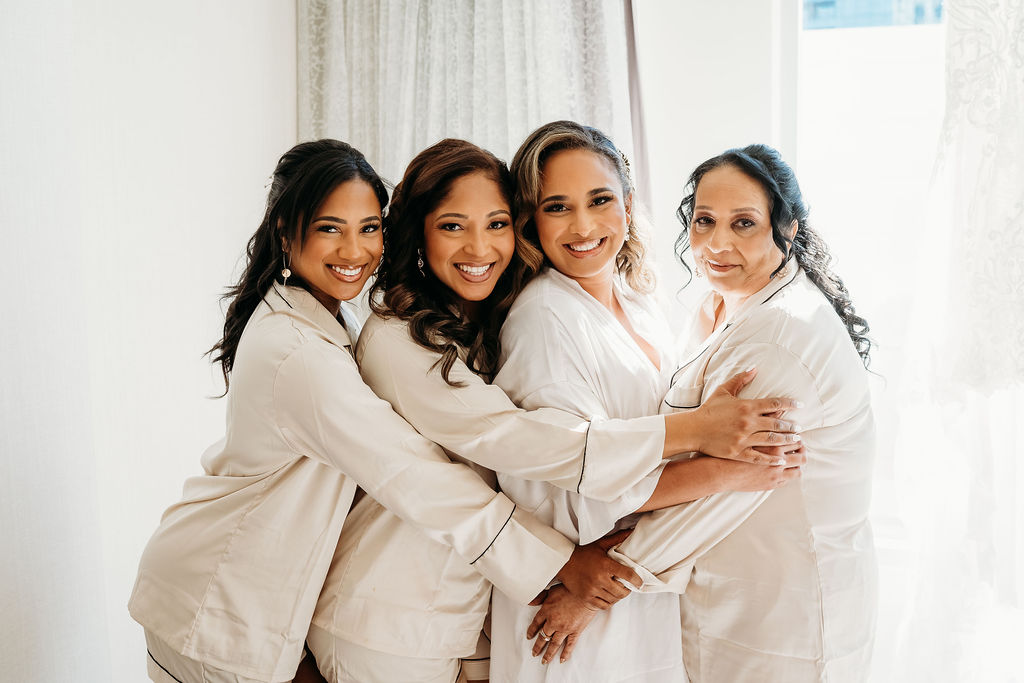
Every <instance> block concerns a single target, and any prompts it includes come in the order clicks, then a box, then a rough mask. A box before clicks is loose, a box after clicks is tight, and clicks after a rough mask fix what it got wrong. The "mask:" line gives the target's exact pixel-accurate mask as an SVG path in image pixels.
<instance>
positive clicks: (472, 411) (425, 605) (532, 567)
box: [313, 315, 665, 683]
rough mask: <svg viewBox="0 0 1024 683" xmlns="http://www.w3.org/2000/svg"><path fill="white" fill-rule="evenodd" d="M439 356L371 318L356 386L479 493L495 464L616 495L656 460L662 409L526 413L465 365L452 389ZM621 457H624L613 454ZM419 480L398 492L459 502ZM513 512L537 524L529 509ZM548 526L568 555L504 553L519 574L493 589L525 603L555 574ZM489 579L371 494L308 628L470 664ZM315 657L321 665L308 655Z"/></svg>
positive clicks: (455, 370) (558, 561)
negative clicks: (540, 581)
mask: <svg viewBox="0 0 1024 683" xmlns="http://www.w3.org/2000/svg"><path fill="white" fill-rule="evenodd" d="M438 358H439V354H437V353H436V352H434V351H430V350H429V349H426V348H423V347H422V346H420V345H419V344H418V343H416V341H414V340H413V339H412V337H411V336H410V335H409V330H408V325H407V323H406V322H404V321H402V320H399V319H397V318H389V319H382V318H380V317H378V316H375V315H373V316H370V318H369V320H367V322H366V325H365V326H364V328H363V333H362V335H360V337H359V343H358V344H357V346H356V359H357V361H358V362H359V370H360V373H361V375H362V378H363V381H365V382H366V383H367V384H368V385H369V386H370V387H371V388H372V389H373V390H374V392H376V393H377V395H378V396H380V397H381V398H383V399H385V400H387V401H388V402H389V403H390V404H391V405H392V406H393V407H394V409H395V410H396V411H397V412H398V413H399V414H400V415H401V416H402V417H403V418H405V420H407V421H408V422H409V423H410V424H411V425H412V426H413V427H415V428H416V429H417V430H419V432H420V433H421V434H422V435H423V436H425V437H426V438H428V439H430V440H431V441H434V442H436V443H438V444H440V445H441V446H443V447H444V449H445V453H446V455H447V457H448V458H450V459H451V460H452V461H453V462H457V463H462V464H465V465H468V466H469V467H470V468H472V469H473V470H474V471H475V472H476V473H477V476H478V477H479V479H480V480H481V481H480V485H481V486H485V487H486V486H492V487H493V486H494V485H495V477H494V472H493V471H492V469H500V470H504V471H508V472H514V473H516V474H518V475H520V476H523V477H530V478H534V479H540V480H543V481H555V482H558V485H559V486H561V487H568V488H572V489H573V490H577V489H580V490H583V491H586V492H588V493H590V495H592V496H594V497H597V498H600V499H616V498H618V497H620V496H621V495H622V493H623V492H624V491H627V490H629V489H630V488H631V487H632V486H634V485H635V484H636V483H637V482H639V481H641V480H643V479H644V478H645V477H646V476H648V475H649V474H650V472H651V471H652V470H654V469H656V468H659V467H660V465H661V461H662V460H661V456H662V451H663V449H664V443H665V427H664V422H665V420H664V418H663V417H662V416H661V415H659V414H658V411H657V405H653V406H648V409H647V410H646V412H643V413H639V414H640V415H644V417H640V418H638V419H635V420H628V421H626V420H609V419H601V418H602V415H596V416H594V417H596V420H594V421H592V422H588V421H587V420H586V419H580V417H577V416H576V415H573V414H570V413H567V412H564V411H559V410H538V411H531V412H527V411H525V410H521V409H519V408H518V407H517V406H516V405H515V404H514V403H513V402H512V401H511V400H510V399H509V398H508V396H506V395H505V392H503V391H502V390H501V389H499V388H498V387H496V386H493V385H490V384H487V383H486V382H485V381H484V380H483V379H482V378H481V377H479V376H478V375H475V374H473V373H472V372H471V371H470V370H469V368H468V367H467V366H466V364H465V362H463V361H462V360H456V362H455V364H454V365H453V366H452V371H451V375H450V377H451V379H452V380H453V381H457V382H461V383H462V384H463V386H459V387H453V386H450V385H448V384H447V383H446V382H445V381H444V379H443V378H442V376H441V372H440V369H439V368H438V367H436V364H437V361H438ZM584 417H585V418H588V419H589V418H590V417H592V416H590V415H586V416H584ZM381 436H382V438H383V437H384V436H386V435H383V434H382V435H381ZM627 450H628V451H630V452H631V454H632V456H633V457H632V458H631V459H630V460H626V459H624V458H621V457H620V453H622V452H623V451H627ZM460 469H464V468H460ZM484 482H486V484H485V483H484ZM423 484H424V485H423V486H416V485H411V486H407V487H406V488H405V489H403V490H402V491H401V492H400V495H402V496H404V497H406V498H408V499H410V500H420V499H424V500H434V499H439V500H447V501H449V502H452V503H454V502H456V501H458V502H461V501H462V500H463V497H462V494H460V493H459V492H458V491H457V490H455V489H449V488H448V487H446V486H444V483H443V482H436V481H435V482H431V481H427V480H424V482H423ZM371 496H373V497H376V496H374V495H373V494H372V493H371ZM503 497H504V496H503ZM466 502H469V501H466ZM517 514H519V515H523V516H524V517H526V518H528V519H531V520H534V519H535V518H534V517H533V516H532V515H529V513H527V512H526V511H525V510H517ZM545 530H546V532H547V534H548V536H551V537H557V540H558V541H560V542H561V543H562V544H564V546H567V547H568V549H567V550H566V551H565V552H564V554H560V555H557V556H555V555H554V554H549V553H544V554H542V553H539V552H537V551H536V550H534V549H532V548H529V547H527V546H526V545H525V544H524V545H522V546H521V550H522V553H521V554H520V555H519V556H518V557H515V558H511V557H506V558H505V560H506V561H505V563H504V569H505V570H506V571H507V572H509V574H510V575H514V576H520V577H522V579H521V580H519V581H516V582H512V581H504V582H501V583H499V582H497V581H496V582H495V585H502V583H504V586H502V587H503V588H506V590H508V588H507V587H512V588H521V587H522V586H525V585H531V586H532V587H531V589H530V590H532V591H533V592H532V593H530V592H528V591H523V590H519V591H518V592H517V593H516V594H515V595H514V596H513V599H514V600H516V601H517V602H520V603H522V604H525V603H527V602H529V601H530V600H532V599H533V598H534V597H535V596H536V595H537V593H539V592H540V591H541V590H542V589H543V588H544V587H545V586H543V585H542V586H537V585H536V584H535V583H531V581H532V579H534V578H536V577H539V576H541V575H543V576H544V577H545V579H544V581H546V580H549V579H551V578H552V577H553V576H554V575H555V574H556V573H557V572H558V570H560V569H561V567H562V565H563V564H564V563H565V562H566V561H568V559H569V555H570V553H571V551H572V548H573V546H572V544H571V543H570V542H569V541H567V540H566V539H565V538H564V537H563V536H561V535H559V534H558V533H556V532H555V531H554V530H552V529H550V528H546V529H545ZM535 531H536V533H537V534H541V531H540V530H535ZM551 542H552V544H553V543H554V541H551ZM490 552H492V551H488V552H487V553H485V554H484V557H486V556H487V555H488V554H489V553H490ZM489 578H490V577H488V576H487V575H486V574H485V573H484V572H482V571H481V567H480V563H479V562H474V561H473V558H469V559H467V558H466V557H465V555H460V554H459V553H457V552H455V551H454V550H453V549H452V548H451V547H450V546H449V545H446V544H444V543H439V542H438V541H437V540H436V539H434V538H430V537H428V536H427V535H426V534H424V533H423V532H422V531H421V530H420V529H419V528H417V525H414V524H411V523H410V522H409V520H407V519H403V518H401V517H400V516H398V515H395V514H394V513H392V512H391V511H389V510H388V509H386V508H385V507H383V506H382V505H380V503H378V502H377V501H376V500H374V499H373V498H371V497H366V498H363V499H362V500H360V501H359V502H358V503H357V504H356V505H355V506H354V507H353V509H352V511H351V513H350V514H349V517H348V519H347V520H346V522H345V527H344V529H343V530H342V533H341V540H340V543H339V544H338V548H337V550H336V552H335V555H334V559H333V561H332V564H331V569H330V572H329V573H328V575H327V578H326V581H325V583H324V587H323V591H322V592H321V595H320V599H319V601H318V604H317V607H316V612H315V614H314V617H313V624H314V625H315V626H316V627H317V628H319V629H322V630H323V631H324V632H326V634H327V635H328V636H333V637H334V638H337V639H339V640H343V641H346V642H347V643H354V644H356V645H359V646H361V647H364V648H368V649H370V650H373V651H376V652H380V653H384V654H390V655H395V656H397V657H402V658H422V659H438V658H459V657H474V655H475V653H476V651H477V644H478V639H479V637H480V630H481V627H482V626H483V623H484V618H485V617H486V616H487V609H488V605H489V601H490V594H491V584H490V582H489V581H488V579H489ZM502 578H505V577H502ZM320 635H324V634H320ZM317 640H318V642H326V641H329V637H326V638H319V637H318V638H317ZM524 642H525V639H524ZM314 655H316V656H317V660H318V661H320V660H321V659H324V657H323V656H322V653H321V652H319V651H317V649H315V648H314ZM326 656H327V657H329V656H330V655H329V654H328V655H326ZM477 656H479V655H477ZM480 668H481V667H478V666H474V667H473V670H472V671H471V670H470V665H469V664H468V663H467V667H466V672H467V673H469V674H470V676H469V677H470V678H476V677H486V665H484V666H483V667H482V668H483V669H484V671H483V672H481V671H480ZM481 674H482V675H481ZM396 683H398V682H397V681H396Z"/></svg>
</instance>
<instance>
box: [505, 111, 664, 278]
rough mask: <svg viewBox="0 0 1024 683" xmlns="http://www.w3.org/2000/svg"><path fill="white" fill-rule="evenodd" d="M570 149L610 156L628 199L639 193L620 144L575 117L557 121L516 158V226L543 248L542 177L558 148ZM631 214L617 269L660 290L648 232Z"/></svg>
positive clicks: (530, 140)
mask: <svg viewBox="0 0 1024 683" xmlns="http://www.w3.org/2000/svg"><path fill="white" fill-rule="evenodd" d="M567 149H585V150H588V151H590V152H593V153H594V154H597V155H599V156H601V157H603V158H604V159H606V160H607V161H608V162H609V163H610V164H611V165H612V168H613V169H615V173H616V175H618V177H619V182H620V183H622V198H623V199H626V198H628V197H629V196H630V195H631V194H633V179H632V177H631V175H630V168H629V161H628V160H627V159H626V155H625V154H623V153H622V152H620V151H619V148H618V147H616V146H615V143H613V142H612V141H611V139H609V138H608V136H607V135H605V134H604V133H602V132H601V131H599V130H598V129H597V128H592V127H590V126H584V125H582V124H579V123H576V122H575V121H552V122H551V123H546V124H544V125H543V126H541V127H540V128H538V129H537V130H535V131H533V132H532V133H530V135H529V137H527V138H526V140H525V141H524V142H523V144H522V145H521V146H520V147H519V151H517V152H516V154H515V156H514V157H512V166H511V169H512V177H513V178H514V179H515V199H514V202H515V203H514V206H513V209H514V213H515V216H516V217H515V225H516V230H518V231H519V232H522V233H523V235H524V237H525V238H526V239H527V240H528V241H529V242H530V243H531V244H533V246H534V247H536V248H537V250H538V251H539V250H540V238H539V237H538V236H537V223H536V221H535V220H534V214H535V213H536V211H537V206H538V205H539V204H540V200H541V196H540V193H541V181H542V175H543V173H544V164H545V163H546V162H547V160H548V159H549V158H550V157H551V155H552V154H554V153H555V152H560V151H562V150H567ZM636 213H637V212H636V211H632V212H630V217H629V223H628V224H627V225H626V241H625V242H623V244H622V248H621V249H619V253H618V254H616V256H615V267H616V269H617V270H618V272H619V274H620V275H621V276H622V277H623V278H625V280H626V283H627V284H628V285H629V286H630V287H631V288H633V289H634V290H636V291H637V292H641V293H644V294H646V293H650V292H652V291H654V274H653V273H652V272H651V269H650V267H649V266H648V265H647V262H646V256H647V249H648V246H647V236H646V235H645V234H644V231H643V230H642V229H641V228H640V226H638V225H637V222H636V220H635V219H634V216H635V215H636Z"/></svg>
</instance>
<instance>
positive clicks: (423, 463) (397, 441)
mask: <svg viewBox="0 0 1024 683" xmlns="http://www.w3.org/2000/svg"><path fill="white" fill-rule="evenodd" d="M274 411H275V418H276V420H275V421H276V423H277V424H278V426H279V428H280V430H281V432H282V435H283V437H284V438H285V440H286V441H287V442H288V443H289V444H290V445H291V447H292V448H294V450H295V451H296V452H297V453H299V454H301V455H306V456H308V457H310V458H314V459H316V460H319V461H321V462H323V463H325V464H327V465H330V466H332V467H336V468H337V469H339V470H341V471H343V472H344V473H345V474H347V475H348V476H350V477H352V479H354V480H355V481H356V482H357V483H358V484H359V485H360V486H361V487H363V489H365V490H366V491H367V493H368V494H369V495H371V496H372V497H373V498H375V499H376V500H378V501H379V502H380V503H381V504H382V505H384V506H385V507H387V508H388V509H389V510H391V511H392V512H394V513H395V514H396V515H398V516H399V517H401V518H402V519H404V520H405V521H407V522H409V523H411V524H413V525H415V526H416V527H418V528H420V529H422V530H423V532H424V533H426V534H427V535H428V536H429V537H431V538H433V539H435V540H437V541H439V542H441V543H445V544H447V545H449V546H451V547H452V548H453V549H454V550H455V551H456V552H457V553H458V554H459V555H460V556H462V557H463V558H465V559H466V561H467V562H471V563H473V566H474V567H475V568H476V569H477V571H479V572H480V573H481V574H482V575H484V576H485V577H486V578H487V579H488V580H490V581H491V582H492V583H494V584H495V585H497V586H499V587H501V589H502V590H503V591H505V592H507V593H508V594H509V595H511V596H515V597H516V599H519V600H522V601H523V602H528V601H529V600H531V599H532V598H533V597H534V596H535V595H536V594H537V593H538V592H540V590H542V589H543V588H544V587H545V586H546V584H547V582H548V581H549V580H550V579H551V578H552V577H553V576H554V575H555V574H556V573H557V572H558V571H559V569H561V567H562V566H563V565H564V564H565V562H566V561H567V560H568V558H569V555H570V554H571V553H572V549H573V544H572V543H571V542H570V541H568V540H567V539H566V538H564V537H563V536H561V535H560V534H558V533H557V532H555V531H553V530H552V529H549V528H547V527H544V526H543V525H541V524H539V523H538V522H537V521H536V520H535V519H533V518H532V516H530V515H529V514H528V513H526V512H525V511H522V510H517V509H516V507H515V505H514V504H513V502H512V501H511V500H509V499H508V498H507V497H506V496H505V495H503V494H501V493H496V492H495V491H494V490H493V489H492V488H491V487H490V486H488V485H487V483H486V482H484V481H483V480H482V479H481V478H480V477H479V475H477V474H476V473H475V472H474V471H473V470H472V469H470V468H469V467H467V466H465V465H462V464H459V463H453V462H451V461H450V460H449V459H448V457H447V456H446V455H445V454H444V452H443V451H442V450H441V449H440V448H438V447H437V446H436V445H435V444H433V443H431V442H430V441H428V440H427V439H425V438H424V437H423V436H421V435H420V434H418V433H417V432H416V430H414V429H413V428H412V427H411V426H409V424H408V423H407V422H406V421H405V420H403V419H402V418H401V417H400V416H398V415H396V414H395V412H394V411H393V410H392V409H391V406H389V405H388V404H387V403H386V402H385V401H383V400H381V399H380V398H378V397H377V396H376V395H375V394H374V393H373V391H371V390H370V388H369V387H367V386H366V385H365V384H364V383H363V381H362V379H361V378H360V376H359V373H358V370H357V368H356V365H355V363H354V361H353V360H352V358H351V357H350V356H348V355H347V354H345V353H342V352H339V350H338V349H337V347H335V346H333V345H331V344H329V343H327V342H325V341H319V340H311V341H308V342H306V343H304V344H302V345H301V346H299V347H298V348H297V349H295V350H294V351H293V352H292V353H291V354H290V355H289V356H288V357H287V358H286V359H285V360H284V361H283V362H282V363H281V365H280V367H279V369H278V372H277V376H276V378H275V382H274ZM512 557H516V558H519V559H520V560H521V559H522V558H523V557H528V558H530V562H529V563H522V562H520V563H519V566H517V567H516V571H515V572H513V571H510V567H513V566H516V565H515V564H514V563H510V562H509V558H512ZM524 565H528V569H526V570H523V566H524Z"/></svg>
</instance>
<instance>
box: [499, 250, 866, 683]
mask: <svg viewBox="0 0 1024 683" xmlns="http://www.w3.org/2000/svg"><path fill="white" fill-rule="evenodd" d="M718 301H720V299H719V298H717V295H715V294H712V295H711V296H710V297H709V299H708V301H707V302H706V303H705V306H704V308H703V311H702V319H701V320H700V321H699V322H700V325H699V326H698V327H701V328H703V329H704V330H705V335H706V331H707V330H710V323H709V321H710V320H711V319H713V314H712V312H713V310H714V306H715V304H716V303H717V302H718ZM752 365H756V366H757V368H758V374H757V377H756V379H755V380H754V382H753V383H752V384H751V385H750V386H749V387H747V388H746V389H745V390H744V391H743V392H742V394H741V395H742V396H743V397H747V398H753V397H765V396H787V397H789V398H792V399H795V400H798V401H801V402H803V404H804V405H803V407H802V408H800V409H798V410H795V411H792V412H791V413H790V415H789V416H790V417H791V418H792V419H794V420H795V421H796V422H797V423H798V424H800V425H801V426H802V427H803V432H802V436H803V443H804V445H805V447H806V450H807V458H808V461H807V464H806V465H805V466H804V468H803V474H802V476H801V478H800V479H797V480H795V481H792V482H790V483H789V484H788V485H786V486H784V487H782V488H780V489H778V490H776V491H774V492H772V493H770V494H769V493H724V494H719V495H715V496H710V497H708V498H704V499H701V500H699V501H695V502H693V503H690V504H687V505H681V506H676V507H673V508H668V509H665V510H660V511H657V512H654V513H651V514H650V515H645V516H644V518H643V519H642V520H641V521H640V522H639V523H638V524H637V527H636V530H635V531H634V532H633V534H632V535H631V536H630V537H629V538H628V539H627V540H626V541H625V542H623V543H622V544H621V545H620V546H619V547H618V549H617V550H613V551H612V556H613V557H616V559H619V560H621V561H624V562H627V563H629V564H632V565H633V566H635V568H636V569H637V571H638V572H639V573H640V574H641V575H642V576H644V577H645V579H646V585H645V588H644V590H647V591H662V590H667V591H674V592H679V593H682V596H681V608H682V620H683V656H684V660H685V663H686V669H687V673H688V674H689V677H690V681H692V683H809V682H811V681H828V682H829V683H857V682H861V681H864V680H866V678H867V675H868V668H869V660H870V655H871V646H872V641H873V637H874V619H875V612H876V601H877V595H876V567H875V556H874V546H873V541H872V535H871V529H870V525H869V524H868V507H869V502H870V493H871V472H872V464H873V459H874V437H875V433H874V422H873V418H872V414H871V405H870V394H869V390H868V383H867V376H866V371H865V369H864V366H863V364H862V363H861V360H860V358H859V356H858V355H857V353H856V351H855V350H854V347H853V344H852V342H851V341H850V338H849V335H848V334H847V332H846V329H845V328H844V326H843V324H842V323H841V321H840V320H839V318H838V316H837V315H836V314H835V312H834V311H833V309H832V307H831V305H830V304H829V303H828V301H827V300H826V299H825V297H824V296H823V295H822V294H821V292H820V291H819V290H818V289H817V287H815V285H814V284H813V283H812V282H811V281H810V280H809V279H808V278H807V276H806V275H805V274H804V272H803V271H802V270H801V269H795V270H794V272H792V273H790V274H789V275H788V276H782V277H779V278H777V279H776V280H774V281H772V282H771V283H770V284H768V285H767V286H766V287H765V288H764V289H762V290H761V291H760V292H758V293H757V294H755V295H753V296H752V297H750V298H749V299H748V300H747V301H746V302H744V303H743V304H742V305H741V306H740V307H739V308H738V309H737V310H736V311H734V312H733V313H732V314H731V315H730V316H729V318H728V319H727V320H726V321H725V322H724V323H723V324H722V325H720V327H719V329H717V330H715V331H714V332H712V333H710V336H706V338H705V339H703V340H702V341H701V343H700V344H698V345H697V346H696V347H695V348H694V349H693V351H692V353H690V354H689V356H688V357H687V358H686V359H685V360H684V361H683V362H682V364H681V365H680V367H679V369H678V370H677V372H676V374H675V376H674V378H673V383H672V388H671V389H670V390H669V392H668V394H667V396H666V398H665V405H664V408H665V409H666V410H687V409H692V408H695V407H697V406H699V405H700V404H701V402H702V401H704V400H706V399H707V398H708V396H709V395H710V394H711V393H712V392H713V391H714V390H715V389H716V388H717V387H718V386H719V385H720V384H722V383H723V382H724V381H726V380H727V379H729V377H731V376H732V375H734V374H735V373H736V372H738V371H741V370H744V369H746V368H748V367H750V366H752ZM513 497H514V496H513Z"/></svg>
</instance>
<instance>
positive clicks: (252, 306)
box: [207, 140, 388, 394]
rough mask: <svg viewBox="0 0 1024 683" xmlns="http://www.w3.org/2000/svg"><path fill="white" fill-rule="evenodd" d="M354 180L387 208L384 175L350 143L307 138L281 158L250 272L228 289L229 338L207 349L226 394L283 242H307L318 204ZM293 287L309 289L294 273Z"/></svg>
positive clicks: (249, 257)
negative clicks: (218, 369)
mask: <svg viewBox="0 0 1024 683" xmlns="http://www.w3.org/2000/svg"><path fill="white" fill-rule="evenodd" d="M349 180H363V181H365V182H366V183H368V184H369V185H370V187H372V188H373V191H374V192H375V193H376V195H377V199H378V200H379V201H380V206H381V209H382V210H383V209H384V207H385V206H387V203H388V191H387V188H386V187H385V186H384V182H383V181H382V180H381V179H380V176H378V175H377V172H376V171H374V170H373V168H372V167H371V166H370V164H369V162H368V161H366V157H364V156H363V154H362V152H360V151H359V150H357V149H355V148H354V147H352V146H351V145H348V144H346V143H344V142H339V141H338V140H317V141H315V142H302V143H299V144H297V145H295V146H294V147H292V148H291V149H290V150H288V151H287V152H285V153H284V155H283V156H282V157H281V158H280V159H279V160H278V162H277V166H276V167H275V168H274V175H273V178H272V179H271V183H270V191H269V192H268V193H267V208H266V212H265V213H264V214H263V221H262V222H261V223H260V226H259V227H258V228H257V229H256V232H255V233H253V236H252V237H250V238H249V245H248V248H247V250H246V263H245V271H244V272H243V273H242V276H241V278H239V280H238V283H237V284H235V285H233V286H231V287H228V289H227V290H226V291H225V292H224V296H223V300H224V301H228V302H230V303H229V304H228V310H227V313H226V315H225V316H224V336H223V337H221V339H220V341H218V342H217V343H216V344H214V346H213V348H211V349H210V350H209V351H207V354H209V355H211V356H213V362H214V363H220V366H221V371H222V372H223V373H224V393H225V394H226V393H227V389H228V386H229V384H230V378H229V376H230V374H231V368H232V367H233V366H234V363H235V353H236V352H237V351H238V341H239V340H240V339H241V337H242V330H244V329H245V325H246V323H248V322H249V318H250V317H251V316H252V314H253V311H255V310H256V306H258V305H259V303H260V301H262V300H263V297H264V296H265V295H266V293H267V290H268V289H269V288H270V285H271V283H272V282H274V280H275V279H277V280H278V281H280V273H281V270H282V268H284V254H283V251H282V244H284V243H290V242H291V241H292V240H298V241H299V243H300V244H301V243H303V242H304V241H305V239H306V233H307V232H308V231H309V223H310V221H311V220H312V218H313V215H314V213H315V211H316V209H317V207H319V206H320V205H321V204H322V203H323V202H324V200H325V199H327V196H328V195H329V194H330V193H331V192H333V191H334V189H335V188H336V187H338V185H341V184H342V183H344V182H347V181H349ZM288 285H289V286H291V285H296V286H299V287H303V288H305V289H307V290H308V289H309V287H308V285H306V283H305V282H303V281H302V279H301V278H299V277H298V276H297V275H296V274H294V273H293V274H292V275H290V276H289V278H288Z"/></svg>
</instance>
